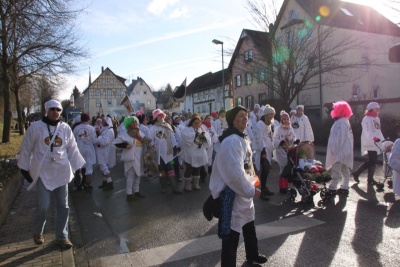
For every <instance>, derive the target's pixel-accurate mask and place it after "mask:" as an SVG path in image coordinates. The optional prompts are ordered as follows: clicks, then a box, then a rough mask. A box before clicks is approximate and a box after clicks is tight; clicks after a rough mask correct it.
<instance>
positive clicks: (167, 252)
mask: <svg viewBox="0 0 400 267" xmlns="http://www.w3.org/2000/svg"><path fill="white" fill-rule="evenodd" d="M324 223H325V222H323V221H320V220H317V219H314V218H311V217H307V216H305V215H299V216H293V217H290V218H287V219H282V220H279V221H274V222H270V223H265V224H261V225H257V226H256V229H257V237H258V239H259V240H262V239H266V238H271V237H275V236H279V235H283V234H288V233H292V232H297V231H301V230H304V229H307V228H311V227H314V226H317V225H321V224H324ZM242 242H243V240H242V238H241V240H240V243H242ZM218 250H221V239H219V238H218V235H211V236H205V237H201V238H196V239H192V240H188V241H183V242H178V243H175V244H170V245H166V246H161V247H155V248H151V249H146V250H141V251H137V252H131V253H127V254H123V255H115V256H109V257H103V258H97V259H93V260H92V261H91V265H92V264H94V265H92V266H111V265H108V264H117V263H124V264H123V265H119V266H135V267H145V266H154V265H160V264H162V263H166V262H172V261H178V260H183V259H186V258H190V257H195V256H199V255H202V254H206V253H209V252H213V251H218ZM127 264H128V265H127Z"/></svg>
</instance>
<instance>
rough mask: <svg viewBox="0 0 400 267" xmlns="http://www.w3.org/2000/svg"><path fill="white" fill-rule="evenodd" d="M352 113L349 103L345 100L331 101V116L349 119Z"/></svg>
mask: <svg viewBox="0 0 400 267" xmlns="http://www.w3.org/2000/svg"><path fill="white" fill-rule="evenodd" d="M351 115H353V111H352V110H351V107H350V105H349V103H347V102H346V101H337V102H335V103H333V110H332V111H331V117H332V119H334V118H337V119H339V118H343V117H345V118H346V119H349V118H350V117H351Z"/></svg>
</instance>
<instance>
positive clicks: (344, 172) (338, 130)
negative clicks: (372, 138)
mask: <svg viewBox="0 0 400 267" xmlns="http://www.w3.org/2000/svg"><path fill="white" fill-rule="evenodd" d="M352 115H353V112H352V110H351V107H350V105H349V104H348V103H347V102H346V101H338V102H335V103H333V110H332V111H331V117H332V119H334V120H335V122H334V123H333V125H332V128H331V131H330V134H329V139H328V146H327V150H326V164H325V168H326V169H327V170H329V169H330V168H332V181H331V183H330V184H329V191H330V192H331V193H344V194H348V193H349V181H350V170H349V169H353V162H354V157H353V154H354V153H353V151H354V138H353V131H352V129H351V125H350V122H349V119H350V117H351V116H352ZM340 180H342V185H341V187H340V188H339V189H337V186H338V183H339V182H340Z"/></svg>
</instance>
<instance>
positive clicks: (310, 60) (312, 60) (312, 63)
mask: <svg viewBox="0 0 400 267" xmlns="http://www.w3.org/2000/svg"><path fill="white" fill-rule="evenodd" d="M314 62H315V57H309V58H308V67H309V68H310V69H313V68H314V65H315V64H314Z"/></svg>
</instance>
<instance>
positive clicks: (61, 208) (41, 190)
mask: <svg viewBox="0 0 400 267" xmlns="http://www.w3.org/2000/svg"><path fill="white" fill-rule="evenodd" d="M36 189H37V194H36V195H37V206H36V213H35V218H34V221H33V233H34V234H43V230H44V226H45V224H46V216H47V210H48V209H49V206H50V200H51V193H52V192H53V193H54V198H55V206H56V213H55V222H56V240H64V239H68V217H69V206H68V184H66V185H63V186H60V187H57V188H56V189H54V190H53V191H49V190H47V189H46V187H45V186H44V185H43V183H42V180H41V179H40V177H39V178H38V181H37V183H36Z"/></svg>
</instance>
